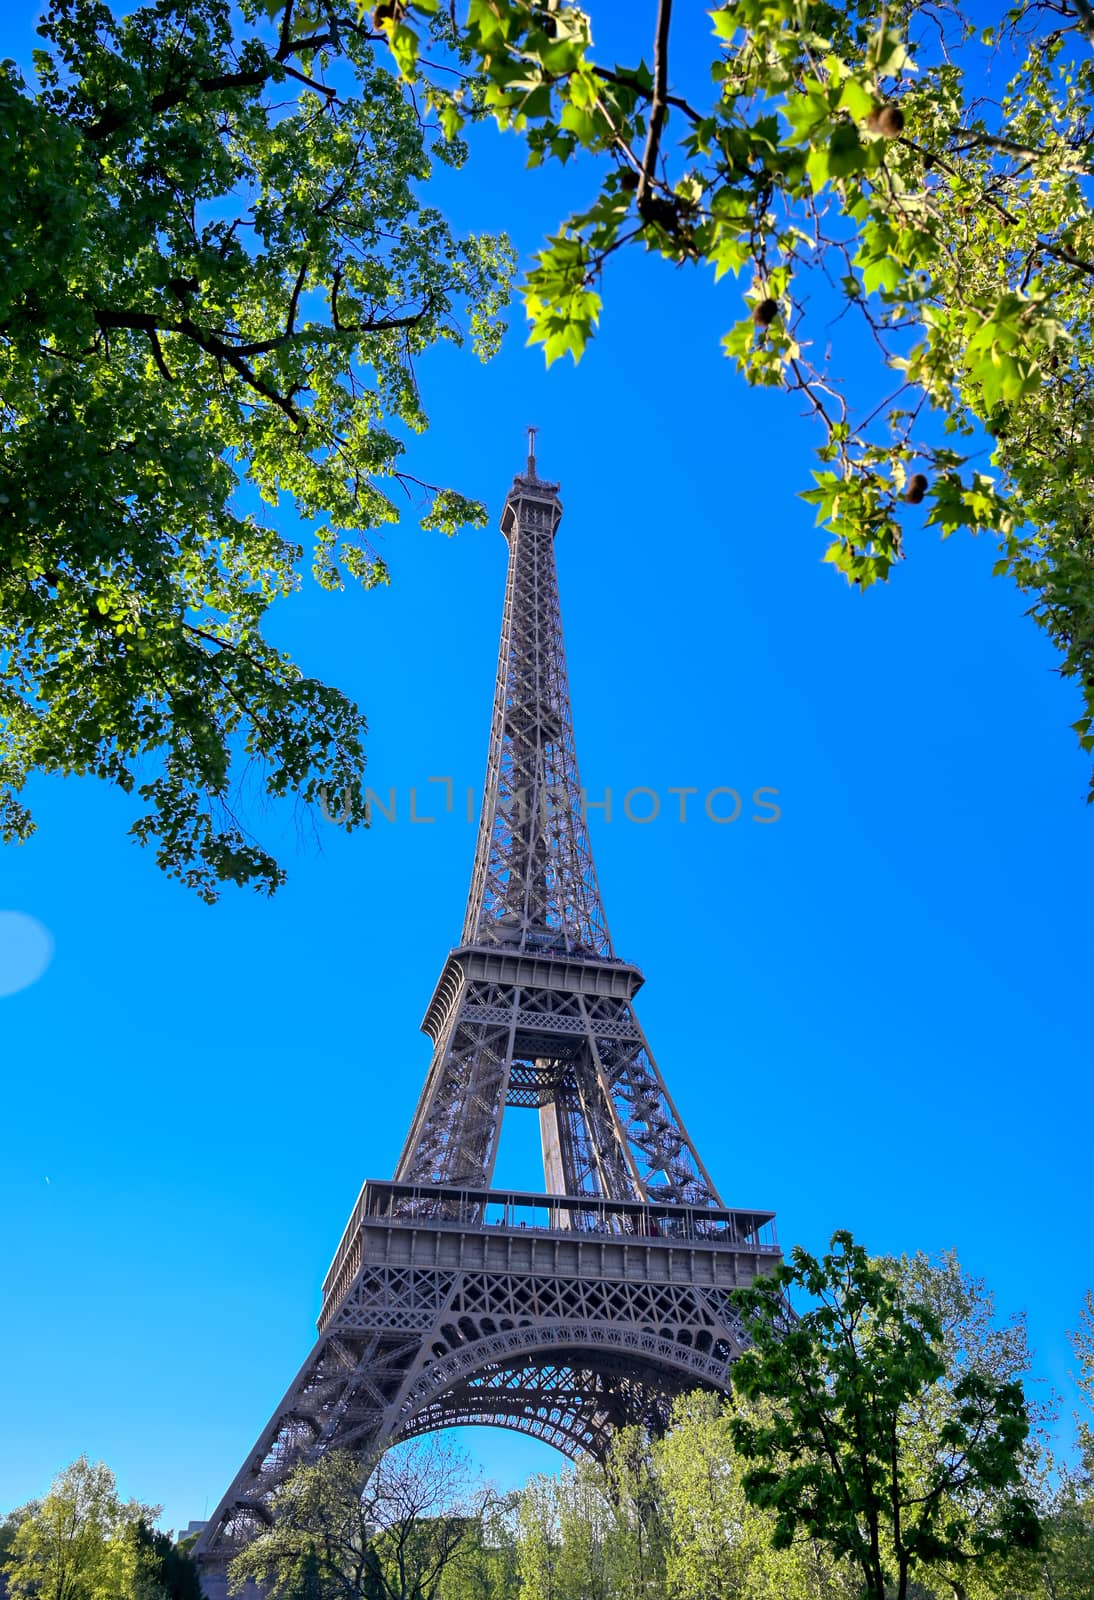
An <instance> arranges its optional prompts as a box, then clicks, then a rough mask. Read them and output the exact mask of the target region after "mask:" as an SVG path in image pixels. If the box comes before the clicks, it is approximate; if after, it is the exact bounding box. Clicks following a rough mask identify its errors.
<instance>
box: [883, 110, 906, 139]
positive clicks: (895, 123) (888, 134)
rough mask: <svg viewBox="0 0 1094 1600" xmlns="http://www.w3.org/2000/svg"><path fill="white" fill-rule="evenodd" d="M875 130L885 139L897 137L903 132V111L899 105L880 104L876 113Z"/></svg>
mask: <svg viewBox="0 0 1094 1600" xmlns="http://www.w3.org/2000/svg"><path fill="white" fill-rule="evenodd" d="M877 131H878V133H880V134H882V135H883V136H884V137H885V138H886V139H898V138H899V137H900V135H901V134H902V133H903V132H904V113H903V111H901V109H900V107H899V106H882V108H881V110H880V111H879V112H878V113H877Z"/></svg>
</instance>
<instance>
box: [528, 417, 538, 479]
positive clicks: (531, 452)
mask: <svg viewBox="0 0 1094 1600" xmlns="http://www.w3.org/2000/svg"><path fill="white" fill-rule="evenodd" d="M538 432H539V429H538V428H529V429H528V476H529V477H530V478H531V479H532V480H533V482H534V481H535V476H536V434H537V433H538Z"/></svg>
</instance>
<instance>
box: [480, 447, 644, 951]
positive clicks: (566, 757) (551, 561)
mask: <svg viewBox="0 0 1094 1600" xmlns="http://www.w3.org/2000/svg"><path fill="white" fill-rule="evenodd" d="M558 488H559V486H558V484H557V483H548V482H547V481H546V480H545V479H543V478H541V477H540V476H539V473H538V472H537V470H536V456H535V429H534V428H530V429H529V430H528V459H527V464H526V468H525V471H524V472H522V473H518V474H517V476H516V477H515V478H514V479H513V486H512V488H511V489H510V490H509V493H508V495H507V497H506V501H505V509H504V511H503V512H502V518H501V530H502V532H503V533H504V535H505V538H506V542H507V543H508V545H509V571H508V577H507V579H506V590H505V610H504V614H503V618H502V630H501V644H500V648H499V652H498V673H497V680H496V688H495V694H494V716H493V720H492V723H491V730H490V754H489V758H488V764H487V773H486V786H485V789H484V792H483V808H482V814H481V817H480V819H479V837H478V844H477V848H476V852H475V867H474V871H473V873H472V879H471V890H470V894H469V896H468V904H467V914H466V917H465V919H464V931H463V943H464V944H466V945H479V946H482V945H487V946H489V945H501V946H504V947H505V948H507V949H509V950H513V949H517V950H520V951H524V952H529V951H531V952H536V953H543V952H550V953H554V954H561V955H569V956H573V955H577V956H580V957H582V958H585V959H590V960H594V961H596V960H600V961H604V960H607V961H614V956H613V953H612V946H611V940H610V938H609V936H608V928H607V923H606V922H605V920H604V910H603V906H602V905H601V901H600V890H599V888H598V887H597V882H596V872H595V870H594V868H593V857H592V849H591V847H590V844H589V833H588V827H587V825H586V818H585V796H584V792H583V791H582V788H581V780H580V778H579V776H578V770H577V754H576V751H575V749H574V731H573V721H572V717H571V714H570V691H569V687H568V685H567V681H566V655H565V651H564V649H563V643H562V618H561V615H560V612H559V604H558V577H557V574H556V572H555V551H554V536H555V532H556V530H557V528H558V525H559V523H560V522H561V520H562V502H561V500H560V499H559V497H558Z"/></svg>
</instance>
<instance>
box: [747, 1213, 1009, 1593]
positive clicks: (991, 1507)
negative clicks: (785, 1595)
mask: <svg viewBox="0 0 1094 1600" xmlns="http://www.w3.org/2000/svg"><path fill="white" fill-rule="evenodd" d="M791 1290H799V1291H804V1292H805V1293H806V1294H807V1295H808V1297H809V1300H808V1304H807V1306H806V1307H805V1308H804V1309H802V1310H801V1312H800V1314H798V1313H797V1312H796V1311H795V1310H792V1309H791V1308H790V1306H789V1304H788V1299H787V1296H788V1293H789V1291H791ZM736 1298H738V1300H739V1301H740V1303H741V1305H742V1308H743V1309H744V1311H745V1313H746V1316H747V1326H748V1329H749V1333H750V1335H751V1338H752V1346H751V1348H750V1349H748V1350H746V1351H745V1353H744V1355H742V1356H741V1357H740V1359H739V1360H738V1362H737V1364H736V1366H735V1368H734V1386H735V1388H736V1389H737V1390H738V1391H739V1392H740V1393H741V1394H742V1395H743V1396H744V1397H745V1398H746V1399H748V1400H760V1401H762V1402H764V1405H765V1407H766V1409H765V1410H764V1411H763V1412H761V1413H760V1414H759V1415H758V1416H755V1417H753V1416H749V1415H747V1414H745V1415H742V1416H740V1417H738V1418H736V1419H735V1420H734V1424H733V1438H734V1443H735V1446H736V1448H737V1450H738V1451H739V1452H740V1454H741V1455H742V1456H743V1457H744V1458H745V1460H746V1461H747V1462H749V1463H750V1466H749V1468H748V1470H747V1471H746V1473H745V1475H744V1478H743V1480H742V1481H743V1487H744V1491H745V1494H746V1495H747V1496H748V1498H749V1499H750V1500H751V1501H752V1502H753V1503H754V1504H756V1505H758V1506H760V1507H762V1508H764V1509H766V1510H769V1511H771V1512H772V1513H773V1514H774V1526H773V1532H772V1543H773V1545H774V1546H775V1548H777V1549H778V1548H788V1547H790V1546H791V1545H792V1544H793V1542H794V1540H795V1538H796V1537H798V1536H799V1534H806V1535H808V1536H810V1537H812V1538H816V1539H819V1540H821V1541H822V1542H823V1543H825V1544H826V1545H827V1546H828V1547H829V1549H830V1550H831V1551H832V1553H833V1554H834V1555H835V1556H837V1557H839V1558H842V1559H847V1560H850V1561H852V1562H854V1564H855V1565H856V1566H857V1567H858V1569H859V1571H860V1573H861V1575H862V1582H863V1593H864V1594H867V1595H869V1596H871V1597H872V1600H887V1597H889V1596H890V1595H894V1596H895V1597H896V1600H906V1597H907V1595H908V1594H909V1585H910V1583H911V1582H912V1581H913V1580H914V1579H917V1578H918V1577H919V1574H920V1572H921V1571H925V1572H928V1573H929V1572H930V1571H931V1570H938V1569H942V1570H948V1569H955V1568H956V1569H958V1570H961V1569H963V1568H967V1567H971V1568H974V1569H975V1567H976V1566H977V1565H978V1564H980V1563H982V1562H983V1561H984V1560H985V1559H986V1558H988V1557H990V1556H992V1555H994V1554H997V1553H999V1552H1001V1551H1009V1550H1011V1549H1016V1548H1017V1549H1022V1548H1032V1547H1034V1546H1035V1545H1036V1544H1037V1542H1038V1539H1039V1536H1040V1527H1039V1522H1038V1518H1037V1510H1036V1503H1035V1498H1034V1496H1033V1494H1032V1493H1031V1490H1030V1487H1029V1486H1028V1484H1027V1483H1026V1481H1025V1479H1024V1476H1023V1464H1024V1456H1023V1452H1024V1447H1025V1445H1026V1441H1027V1438H1028V1434H1029V1416H1028V1411H1027V1407H1026V1402H1025V1396H1024V1394H1023V1391H1022V1386H1021V1383H1020V1381H1019V1380H1018V1379H1017V1378H1016V1377H1015V1376H1014V1373H1013V1371H1007V1372H1004V1373H999V1372H997V1371H993V1370H992V1367H991V1364H990V1363H989V1361H988V1360H987V1359H986V1358H983V1359H982V1358H980V1355H979V1352H978V1351H975V1350H974V1352H973V1353H972V1356H971V1358H958V1359H955V1350H954V1345H953V1340H952V1337H951V1340H950V1342H949V1348H948V1347H947V1340H946V1339H945V1338H944V1335H943V1325H942V1322H941V1320H940V1318H939V1316H938V1315H937V1313H936V1311H935V1310H933V1309H932V1308H931V1307H930V1306H929V1305H927V1304H925V1303H923V1302H922V1301H918V1300H915V1299H912V1298H911V1297H909V1295H908V1294H907V1293H906V1291H905V1290H904V1289H903V1288H902V1286H901V1284H900V1282H899V1280H897V1279H895V1278H894V1276H893V1275H892V1273H891V1272H889V1271H886V1270H885V1268H884V1267H883V1266H882V1265H881V1264H879V1263H874V1262H871V1261H870V1260H869V1258H868V1257H867V1255H866V1252H865V1251H864V1250H863V1249H862V1247H861V1246H860V1245H856V1244H855V1243H854V1241H853V1239H852V1238H851V1236H850V1235H849V1234H847V1233H837V1234H836V1235H835V1236H834V1237H833V1240H832V1249H831V1252H830V1253H829V1254H828V1255H826V1256H824V1257H823V1258H822V1259H818V1258H817V1257H815V1256H812V1255H810V1254H809V1253H808V1252H807V1251H805V1250H802V1249H801V1248H800V1247H798V1248H795V1250H794V1251H793V1252H792V1256H791V1260H790V1262H789V1263H787V1264H785V1265H783V1266H781V1267H780V1268H779V1269H778V1270H777V1272H776V1273H774V1274H773V1275H772V1276H771V1277H770V1278H767V1279H761V1280H757V1282H756V1284H754V1285H753V1286H752V1288H750V1289H747V1290H740V1291H737V1294H736ZM980 1342H981V1344H982V1341H980Z"/></svg>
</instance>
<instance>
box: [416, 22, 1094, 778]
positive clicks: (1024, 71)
mask: <svg viewBox="0 0 1094 1600" xmlns="http://www.w3.org/2000/svg"><path fill="white" fill-rule="evenodd" d="M399 9H400V13H401V16H402V19H403V20H402V22H401V27H402V29H403V30H404V31H405V30H410V31H412V32H413V31H414V28H415V26H416V22H417V18H419V17H420V18H421V19H422V20H424V19H425V17H426V16H427V15H429V14H431V13H432V12H433V10H434V9H435V8H434V5H433V0H428V3H418V4H416V3H414V0H410V3H408V4H407V5H406V6H405V7H400V8H399ZM672 10H673V7H672V0H659V5H658V7H657V20H656V24H655V34H654V40H653V50H652V66H647V64H646V63H645V62H644V61H640V62H638V63H637V64H631V65H620V64H618V63H617V64H613V65H609V64H607V63H605V62H603V61H600V60H598V59H596V53H595V51H594V47H593V42H592V33H593V29H592V22H591V20H590V17H591V16H595V7H594V8H593V9H592V12H591V13H586V12H585V11H583V10H581V9H580V8H579V7H578V6H576V5H572V4H569V3H565V0H468V3H467V5H466V8H465V10H464V12H463V16H462V21H461V24H460V33H459V40H460V44H461V47H462V49H463V51H464V53H465V57H466V58H467V59H468V60H469V61H470V62H472V63H473V64H474V66H475V68H476V69H477V71H478V74H479V76H478V77H476V78H473V79H471V80H468V81H467V82H466V83H465V84H464V85H463V87H457V88H453V87H451V82H452V80H451V79H450V78H445V79H438V80H437V81H434V82H430V81H429V72H428V69H427V68H426V67H425V66H423V65H422V63H420V62H417V61H415V63H414V65H413V66H412V67H411V68H409V69H408V70H409V71H411V72H412V74H413V75H416V76H417V77H418V78H419V79H420V80H421V81H422V82H423V84H424V92H425V93H426V94H427V96H428V97H429V98H430V100H431V101H432V103H433V104H434V105H435V106H436V107H437V109H438V111H439V114H440V115H441V117H442V118H443V119H444V121H445V124H446V126H447V127H448V128H449V129H451V130H452V131H455V130H456V129H458V128H459V126H460V124H461V121H462V118H463V117H464V116H466V115H471V114H476V113H477V112H478V111H479V110H480V109H481V108H483V107H485V109H486V110H487V111H489V112H490V113H492V114H493V116H494V117H495V118H496V120H497V121H498V123H499V124H500V125H501V126H502V127H503V128H507V129H510V130H512V131H513V132H515V133H517V134H519V135H520V136H521V137H523V138H524V139H525V141H526V143H527V146H528V152H529V162H530V164H533V165H535V164H537V163H539V162H542V161H546V160H557V161H560V162H566V161H568V160H569V158H570V157H571V156H574V155H576V154H577V153H578V152H581V153H583V154H584V155H585V156H587V157H591V158H592V161H591V162H590V161H589V160H586V161H585V162H584V163H583V164H582V166H581V169H580V170H581V172H582V174H583V175H584V174H587V173H588V172H589V170H590V166H592V167H594V168H595V170H596V171H597V172H598V174H599V189H598V190H597V192H596V193H595V194H594V195H593V197H592V199H591V201H590V202H589V203H587V204H584V205H580V204H579V205H578V206H576V207H575V209H574V210H573V213H572V214H571V215H570V216H569V217H568V218H567V220H566V222H565V223H564V225H563V226H562V228H561V229H560V230H559V231H558V233H557V234H556V235H555V236H554V237H553V238H551V239H549V240H548V242H547V245H546V247H545V248H544V249H543V250H542V251H541V252H540V254H539V255H538V257H537V258H536V261H535V263H534V265H533V266H532V269H531V271H530V272H529V273H528V276H527V279H526V281H525V284H524V298H525V305H526V308H527V311H528V315H529V318H530V321H531V338H532V341H533V342H534V343H539V344H542V345H543V347H544V349H545V352H546V356H547V360H548V361H553V360H555V359H557V358H558V357H559V356H562V355H564V354H570V355H571V356H572V357H573V358H574V360H575V361H576V360H578V359H580V357H581V354H582V352H583V351H584V349H585V348H586V346H587V344H588V342H589V340H590V339H591V338H592V337H593V335H594V333H595V330H596V327H597V323H598V319H599V316H600V313H601V308H602V297H603V280H604V277H605V269H606V267H607V265H608V263H609V262H610V259H611V257H612V256H613V255H614V254H615V253H616V252H617V251H619V250H620V249H623V248H628V247H632V246H633V247H635V248H638V249H643V250H646V251H651V252H653V253H654V254H656V255H660V256H661V257H663V258H664V259H665V260H666V261H668V262H670V263H672V264H674V265H684V264H689V263H690V264H698V265H703V266H706V267H709V268H710V269H711V270H712V271H713V274H714V276H715V278H716V279H720V278H723V277H724V276H726V275H730V276H732V277H733V278H734V279H736V280H737V281H738V282H739V284H740V288H741V293H742V297H743V306H742V309H741V314H740V315H739V316H738V317H737V319H736V320H735V321H734V322H733V324H732V326H731V328H730V330H729V331H728V332H727V334H726V335H725V338H724V339H723V348H724V350H725V354H726V356H727V358H728V359H729V360H730V361H731V362H732V363H733V366H734V368H735V370H736V371H737V372H738V373H739V374H740V376H741V377H742V378H743V379H744V380H745V381H746V382H747V383H749V384H758V385H765V386H769V385H774V386H777V387H780V388H782V389H783V390H785V391H786V392H787V393H789V394H793V395H796V396H799V397H801V398H802V399H804V401H805V403H806V405H807V407H808V409H809V410H810V411H811V413H812V415H813V416H814V418H815V420H816V423H817V426H818V429H819V435H820V442H819V444H818V447H817V455H818V458H819V463H820V470H819V472H818V473H817V474H815V478H816V482H815V486H814V487H811V488H808V489H806V490H805V491H804V497H805V499H806V500H808V501H810V502H811V503H813V504H815V505H816V506H817V510H818V520H819V521H820V522H821V523H823V524H824V526H825V527H826V528H827V529H828V531H829V533H830V534H831V536H832V542H831V545H830V547H829V550H828V555H827V559H828V560H829V561H830V562H831V563H832V565H833V566H834V567H835V568H836V569H837V570H838V571H840V572H842V573H843V574H844V575H845V577H846V578H847V580H848V581H849V582H850V583H852V584H855V585H857V586H858V587H860V588H863V589H865V588H866V587H868V586H869V585H870V584H872V583H874V582H876V581H878V580H882V579H886V578H888V576H889V574H890V572H891V570H892V568H893V565H894V564H895V563H896V562H898V561H900V560H901V559H902V558H903V557H904V554H905V539H906V535H907V533H908V532H909V531H910V529H914V528H916V527H918V526H920V525H921V523H922V521H923V520H924V512H922V511H920V510H918V509H917V508H918V507H919V506H921V505H923V506H924V507H925V521H926V523H927V524H928V525H933V526H935V527H937V528H938V529H940V531H941V532H942V534H943V535H944V536H945V535H948V534H950V533H952V532H953V531H954V530H955V529H957V528H968V529H970V530H972V531H973V532H976V531H984V532H987V533H989V534H991V535H992V536H994V537H996V538H997V539H998V540H999V541H1000V558H999V561H998V563H997V569H996V570H997V571H998V572H1000V573H1007V574H1009V575H1010V576H1011V577H1012V578H1013V580H1014V581H1015V582H1016V583H1017V585H1018V587H1019V589H1020V590H1021V591H1022V593H1023V594H1024V595H1026V596H1027V597H1028V598H1029V600H1030V603H1031V604H1030V610H1031V613H1032V615H1033V616H1034V618H1035V619H1036V621H1037V622H1038V624H1039V625H1040V626H1041V627H1042V628H1044V629H1045V631H1046V632H1047V633H1048V635H1049V636H1050V638H1051V639H1052V641H1053V643H1054V645H1055V646H1056V647H1057V648H1058V650H1059V651H1060V652H1061V654H1062V656H1063V661H1062V664H1061V668H1060V670H1061V672H1062V673H1063V674H1064V675H1065V676H1067V677H1071V678H1075V679H1077V680H1078V682H1079V685H1080V687H1081V690H1082V693H1083V697H1084V704H1085V709H1084V711H1083V714H1082V716H1081V717H1080V718H1079V719H1078V721H1077V722H1076V723H1075V729H1076V732H1077V733H1078V735H1079V741H1080V744H1081V745H1082V747H1083V749H1084V750H1087V751H1092V750H1094V473H1092V472H1091V469H1090V449H1089V438H1090V435H1091V431H1092V428H1094V383H1092V369H1091V357H1090V350H1091V347H1092V346H1091V332H1092V325H1094V213H1092V210H1091V205H1090V183H1089V180H1090V177H1091V170H1092V169H1091V157H1090V141H1089V133H1088V129H1089V124H1090V118H1091V115H1092V112H1094V57H1092V53H1091V43H1092V41H1094V22H1092V20H1091V18H1092V15H1094V13H1092V12H1091V9H1090V6H1089V4H1088V0H1060V3H1059V4H1051V5H1050V4H1047V3H1044V0H1020V3H1018V4H1016V5H1015V6H1013V7H1012V8H1011V9H1010V10H1008V11H1006V12H1005V13H1004V14H1003V15H1002V17H1001V19H1000V20H999V21H998V23H997V25H995V26H993V27H991V28H989V29H987V30H983V29H982V27H981V25H980V24H979V23H978V22H977V21H976V19H975V17H974V16H973V15H972V14H971V9H970V11H963V10H962V9H961V8H960V7H958V6H945V7H942V8H941V9H940V8H937V7H934V6H927V5H923V4H918V3H914V0H906V3H904V4H902V5H898V6H897V7H895V8H894V7H893V6H891V5H890V4H888V3H887V0H850V3H848V4H843V5H838V6H837V5H834V4H831V3H830V0H725V3H722V4H718V5H716V6H714V8H713V9H712V10H710V11H705V10H704V8H698V9H695V8H689V9H688V10H687V12H686V13H682V16H683V21H682V23H681V25H682V26H686V27H688V28H691V29H693V30H694V29H695V28H697V27H702V28H704V29H707V27H708V24H712V25H713V36H712V38H711V39H710V44H709V49H710V53H711V57H712V59H711V65H710V93H709V96H708V97H701V98H699V99H698V101H697V102H696V101H695V100H694V99H693V98H685V97H684V96H683V95H680V94H677V93H674V92H673V87H672V79H671V72H670V50H669V44H670V39H669V32H670V29H669V24H670V20H671V18H672ZM989 73H990V84H991V90H990V94H989V93H987V92H985V85H986V83H987V78H988V74H989ZM996 86H998V88H997V87H996ZM843 313H846V314H847V317H846V321H843ZM856 327H857V329H858V343H859V344H860V345H861V344H862V343H863V340H864V339H865V342H866V345H867V347H868V348H869V349H872V350H874V351H875V352H876V355H877V366H876V369H875V371H874V372H873V373H871V372H870V371H869V369H868V366H867V367H866V368H865V369H863V368H862V362H861V356H860V355H859V353H858V349H857V346H856V342H855V341H856V335H855V329H856ZM848 331H850V337H847V334H848ZM848 353H850V356H851V359H853V360H855V361H857V362H858V363H859V366H860V370H863V371H864V376H863V377H862V378H861V380H860V385H861V388H860V392H850V391H849V389H848V386H847V384H846V382H845V381H844V372H845V370H846V357H847V354H848ZM890 391H891V392H890ZM985 431H986V432H987V433H988V434H989V435H991V437H992V439H993V440H994V451H993V454H992V467H993V471H992V472H990V473H988V472H984V471H981V470H980V469H979V468H978V467H976V466H975V465H974V464H973V463H974V457H975V455H976V454H979V453H982V452H981V441H982V439H983V435H984V432H985ZM1090 798H1091V799H1094V781H1092V786H1091V793H1090Z"/></svg>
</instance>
